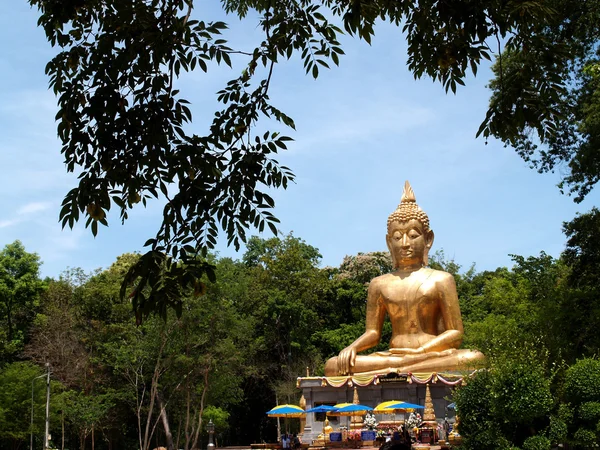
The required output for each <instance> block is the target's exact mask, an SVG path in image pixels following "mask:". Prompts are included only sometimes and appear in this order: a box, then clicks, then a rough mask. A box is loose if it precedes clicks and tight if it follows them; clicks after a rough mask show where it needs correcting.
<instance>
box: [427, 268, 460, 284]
mask: <svg viewBox="0 0 600 450" xmlns="http://www.w3.org/2000/svg"><path fill="white" fill-rule="evenodd" d="M421 270H422V271H423V275H425V276H426V277H427V278H428V279H429V280H431V281H439V282H450V281H452V282H453V281H454V276H453V275H452V274H451V273H448V272H444V271H443V270H436V269H430V268H429V267H426V268H423V269H421Z"/></svg>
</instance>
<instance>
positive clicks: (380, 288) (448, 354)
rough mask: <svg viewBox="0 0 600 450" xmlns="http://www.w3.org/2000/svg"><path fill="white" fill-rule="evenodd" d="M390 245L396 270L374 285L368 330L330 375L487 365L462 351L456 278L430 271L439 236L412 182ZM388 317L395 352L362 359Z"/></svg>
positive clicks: (328, 368) (392, 222) (392, 224)
mask: <svg viewBox="0 0 600 450" xmlns="http://www.w3.org/2000/svg"><path fill="white" fill-rule="evenodd" d="M386 241H387V246H388V248H389V250H390V253H391V255H392V262H393V264H394V269H396V270H395V271H394V272H392V273H389V274H386V275H382V276H379V277H376V278H374V279H373V280H372V281H371V283H370V284H369V289H368V294H367V317H366V330H365V332H364V333H363V334H362V336H360V337H359V338H358V339H356V340H355V341H354V342H353V343H352V344H350V345H349V346H348V347H346V348H345V349H343V350H342V351H341V352H340V354H339V355H338V356H336V357H333V358H331V359H329V361H327V364H326V365H325V375H326V376H338V375H351V374H361V375H375V374H387V373H390V372H396V373H408V372H442V371H451V370H462V369H469V368H471V367H472V366H473V365H474V364H475V363H476V362H478V361H480V360H482V359H483V357H484V356H483V354H482V353H481V352H478V351H476V350H459V349H458V347H459V345H460V343H461V342H462V338H463V324H462V319H461V316H460V308H459V305H458V295H457V293H456V284H455V282H454V277H453V276H452V275H451V274H449V273H447V272H443V271H440V270H434V269H430V268H428V267H426V266H427V255H428V253H429V249H430V248H431V246H432V244H433V231H432V230H431V229H430V228H429V218H428V217H427V214H425V212H424V211H423V210H422V209H421V208H419V206H417V204H416V200H415V194H414V192H413V190H412V188H411V186H410V184H409V183H408V181H407V182H406V183H405V185H404V192H403V194H402V199H401V201H400V205H399V206H398V208H397V209H396V211H394V212H393V213H392V214H391V215H390V217H389V218H388V223H387V236H386ZM386 314H387V315H388V316H389V318H390V321H391V323H392V339H391V342H390V349H389V350H388V351H385V352H376V353H371V354H369V355H358V353H359V352H362V351H364V350H367V349H370V348H373V347H374V346H376V345H377V344H379V341H380V339H381V329H382V326H383V322H384V319H385V315H386Z"/></svg>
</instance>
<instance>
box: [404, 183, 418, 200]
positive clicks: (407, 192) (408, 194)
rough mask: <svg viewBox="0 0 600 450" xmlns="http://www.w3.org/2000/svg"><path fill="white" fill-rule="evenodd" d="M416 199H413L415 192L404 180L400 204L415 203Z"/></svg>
mask: <svg viewBox="0 0 600 450" xmlns="http://www.w3.org/2000/svg"><path fill="white" fill-rule="evenodd" d="M416 202H417V199H416V198H415V191H413V188H412V186H411V185H410V183H409V182H408V180H406V181H405V182H404V192H402V199H401V200H400V203H416Z"/></svg>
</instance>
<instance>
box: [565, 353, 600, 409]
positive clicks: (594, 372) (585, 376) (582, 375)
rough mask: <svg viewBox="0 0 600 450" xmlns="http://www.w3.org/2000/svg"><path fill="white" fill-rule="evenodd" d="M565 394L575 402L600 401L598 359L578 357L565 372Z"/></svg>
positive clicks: (599, 364) (599, 362)
mask: <svg viewBox="0 0 600 450" xmlns="http://www.w3.org/2000/svg"><path fill="white" fill-rule="evenodd" d="M564 389H565V396H566V398H567V401H569V402H571V403H575V404H579V403H583V402H599V401H600V361H598V360H597V359H593V358H586V359H580V360H579V361H577V362H576V363H575V364H573V365H572V366H571V367H569V369H568V370H567V372H566V374H565V384H564Z"/></svg>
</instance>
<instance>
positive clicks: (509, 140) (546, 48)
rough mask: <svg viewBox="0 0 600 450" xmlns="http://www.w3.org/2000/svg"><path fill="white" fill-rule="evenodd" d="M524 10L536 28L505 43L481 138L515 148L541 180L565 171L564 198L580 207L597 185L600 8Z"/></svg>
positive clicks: (556, 3)
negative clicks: (571, 197)
mask: <svg viewBox="0 0 600 450" xmlns="http://www.w3.org/2000/svg"><path fill="white" fill-rule="evenodd" d="M521 5H522V7H523V8H527V9H528V11H527V12H526V13H525V14H529V13H531V14H532V16H536V15H537V16H538V20H537V21H534V22H531V23H530V24H529V29H528V31H527V33H524V34H521V33H516V34H512V35H511V34H509V35H508V36H507V38H506V41H505V43H504V51H503V52H502V53H501V54H499V55H498V57H497V59H496V63H495V65H494V74H495V78H494V79H493V80H492V82H491V83H490V88H491V90H492V97H491V101H490V107H489V110H488V112H487V114H486V119H485V121H484V122H483V123H482V125H481V128H480V129H479V133H482V134H483V135H484V136H486V137H487V136H495V137H497V138H499V139H501V140H502V141H503V142H504V143H505V144H507V145H510V146H513V147H515V149H516V151H517V153H518V154H519V155H520V156H521V157H522V158H523V159H524V160H525V161H527V162H529V163H530V164H531V166H532V167H533V168H536V169H538V171H539V172H546V171H552V170H554V169H555V168H556V167H558V166H560V168H561V173H563V174H564V177H563V180H562V182H561V183H560V185H559V186H560V188H561V190H562V191H567V192H569V193H573V194H575V195H576V196H575V201H576V202H580V201H582V200H583V198H584V197H585V196H586V195H587V194H588V193H589V192H590V190H591V189H592V188H593V187H594V186H595V184H596V183H597V182H598V180H600V170H599V169H600V159H599V157H598V145H599V143H600V134H599V131H600V114H599V112H600V65H599V63H598V61H599V59H598V57H599V54H598V42H599V38H600V33H599V31H598V30H599V27H598V25H599V24H600V4H599V3H598V2H597V1H589V2H579V1H577V0H567V1H564V0H550V1H546V2H539V3H538V2H527V3H521ZM529 8H531V9H529ZM504 36H506V35H504Z"/></svg>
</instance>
